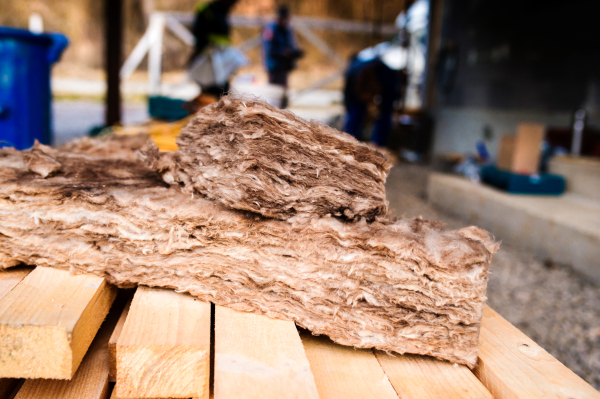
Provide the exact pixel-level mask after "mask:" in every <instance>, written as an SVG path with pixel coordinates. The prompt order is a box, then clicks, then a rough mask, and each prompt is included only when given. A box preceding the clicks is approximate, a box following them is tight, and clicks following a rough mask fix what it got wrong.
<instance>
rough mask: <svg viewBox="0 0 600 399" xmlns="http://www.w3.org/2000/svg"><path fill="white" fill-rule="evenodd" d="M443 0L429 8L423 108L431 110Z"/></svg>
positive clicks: (434, 90) (435, 2) (432, 1)
mask: <svg viewBox="0 0 600 399" xmlns="http://www.w3.org/2000/svg"><path fill="white" fill-rule="evenodd" d="M443 13H444V0H431V2H430V6H429V34H428V39H427V42H428V44H427V67H426V69H425V88H424V90H423V107H424V108H426V109H431V108H433V107H434V106H435V94H436V86H437V79H436V78H437V66H438V65H437V64H438V58H439V53H440V47H441V44H442V22H443V18H442V17H443Z"/></svg>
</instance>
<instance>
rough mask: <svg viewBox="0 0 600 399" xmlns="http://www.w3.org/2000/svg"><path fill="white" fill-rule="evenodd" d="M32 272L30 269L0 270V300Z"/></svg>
mask: <svg viewBox="0 0 600 399" xmlns="http://www.w3.org/2000/svg"><path fill="white" fill-rule="evenodd" d="M32 270H33V268H32V267H13V268H11V269H5V270H0V299H2V298H4V296H5V295H6V294H8V293H9V292H10V291H11V290H12V289H13V288H15V287H16V286H17V284H19V283H20V282H21V280H23V279H24V278H25V277H26V276H27V275H28V274H29V273H31V271H32Z"/></svg>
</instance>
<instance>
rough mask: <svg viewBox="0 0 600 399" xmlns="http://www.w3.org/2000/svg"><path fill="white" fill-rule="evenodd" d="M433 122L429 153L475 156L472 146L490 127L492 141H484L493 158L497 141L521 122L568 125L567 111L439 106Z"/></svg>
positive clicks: (569, 116) (473, 146)
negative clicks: (431, 150) (453, 153)
mask: <svg viewBox="0 0 600 399" xmlns="http://www.w3.org/2000/svg"><path fill="white" fill-rule="evenodd" d="M433 117H434V120H435V127H434V139H433V154H440V153H446V152H458V153H475V143H476V142H477V141H478V140H483V139H484V136H483V134H484V129H485V127H486V126H489V127H490V128H491V132H492V139H491V140H489V141H486V145H487V147H488V151H490V154H491V156H492V157H494V158H495V157H496V153H497V151H498V145H499V143H500V138H501V137H502V136H504V135H505V134H509V133H514V132H515V130H516V128H517V125H518V124H519V123H521V122H535V123H542V124H545V125H547V126H569V125H570V123H571V114H570V113H568V112H541V111H500V110H492V109H483V108H459V107H456V108H455V107H439V108H437V109H436V110H434V112H433Z"/></svg>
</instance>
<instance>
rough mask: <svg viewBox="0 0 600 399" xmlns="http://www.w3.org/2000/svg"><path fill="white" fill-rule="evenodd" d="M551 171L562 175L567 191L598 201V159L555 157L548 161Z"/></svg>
mask: <svg viewBox="0 0 600 399" xmlns="http://www.w3.org/2000/svg"><path fill="white" fill-rule="evenodd" d="M549 169H550V172H551V173H556V174H558V175H561V176H564V177H565V179H566V180H567V191H568V192H571V193H573V194H578V195H582V196H584V197H588V198H590V199H593V200H595V201H599V202H600V160H598V159H595V158H584V157H572V156H565V157H556V158H554V159H552V160H551V161H550V164H549Z"/></svg>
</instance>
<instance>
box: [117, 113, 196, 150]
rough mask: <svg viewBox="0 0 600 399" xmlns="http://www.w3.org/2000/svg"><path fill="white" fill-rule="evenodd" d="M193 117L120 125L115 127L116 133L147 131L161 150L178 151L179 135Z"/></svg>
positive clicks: (125, 133) (127, 133) (126, 133)
mask: <svg viewBox="0 0 600 399" xmlns="http://www.w3.org/2000/svg"><path fill="white" fill-rule="evenodd" d="M190 119H191V117H187V118H183V119H180V120H178V121H175V122H158V121H151V122H148V123H146V124H143V125H135V126H127V127H120V126H116V127H115V128H114V133H115V134H119V135H130V134H131V135H133V134H140V133H146V134H148V135H149V136H150V137H151V138H152V140H154V143H155V144H156V146H157V147H158V149H159V150H161V151H176V150H178V149H179V148H178V147H177V142H176V141H177V137H178V136H179V133H180V132H181V129H183V127H184V126H186V125H187V124H188V123H189V121H190Z"/></svg>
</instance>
